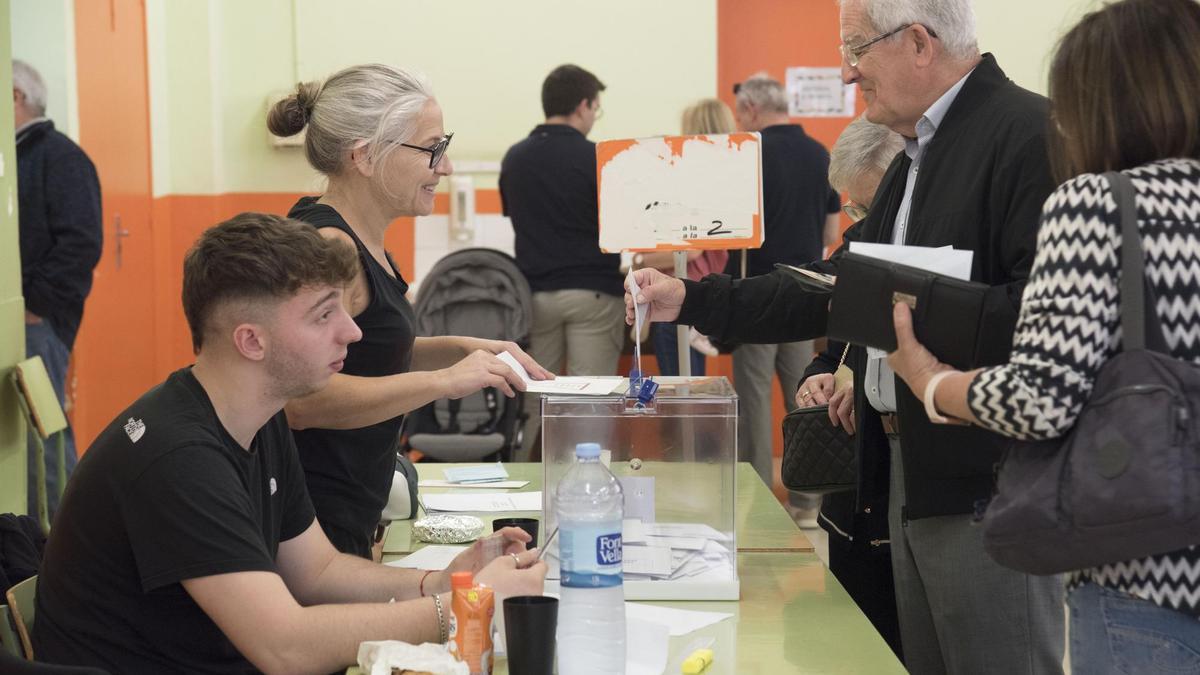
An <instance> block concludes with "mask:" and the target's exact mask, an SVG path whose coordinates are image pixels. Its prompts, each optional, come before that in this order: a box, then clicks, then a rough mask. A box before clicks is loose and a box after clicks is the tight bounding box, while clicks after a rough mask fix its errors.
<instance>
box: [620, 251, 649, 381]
mask: <svg viewBox="0 0 1200 675" xmlns="http://www.w3.org/2000/svg"><path fill="white" fill-rule="evenodd" d="M625 287H626V288H628V289H629V297H631V298H633V367H634V368H636V369H637V371H638V372H639V373H644V372H646V371H644V370H642V324H644V323H646V314H648V313H649V312H650V303H648V302H643V303H639V302H638V301H637V297H638V295H639V294H641V292H642V289H641V288H640V287H639V286H638V283H637V279H635V278H634V276H633V268H632V267H630V268H629V273H628V274H626V275H625ZM630 377H633V376H632V375H630Z"/></svg>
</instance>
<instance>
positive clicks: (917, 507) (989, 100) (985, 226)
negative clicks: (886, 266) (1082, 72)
mask: <svg viewBox="0 0 1200 675" xmlns="http://www.w3.org/2000/svg"><path fill="white" fill-rule="evenodd" d="M1048 122H1049V120H1048V105H1047V101H1046V99H1045V98H1043V97H1041V96H1038V95H1037V94H1034V93H1031V92H1029V91H1026V90H1024V89H1021V88H1020V87H1018V86H1016V85H1015V84H1014V83H1013V82H1011V81H1010V80H1009V79H1008V78H1007V77H1006V76H1005V75H1004V73H1003V71H1001V70H1000V67H999V66H998V65H996V61H995V59H994V58H993V57H992V56H991V55H990V54H985V55H984V57H983V59H982V60H981V61H980V63H979V65H978V66H977V67H976V68H975V71H974V72H973V73H972V74H971V75H970V77H968V78H967V81H966V83H965V84H964V86H963V88H962V90H961V91H960V92H959V94H958V96H957V98H955V100H954V103H953V104H952V105H951V106H950V109H949V111H947V113H946V116H945V118H944V119H943V120H942V124H941V125H940V126H939V128H938V130H937V133H936V134H935V135H934V137H933V139H932V141H931V142H930V143H929V145H928V146H927V147H926V149H925V155H924V158H923V159H922V166H921V173H920V174H919V176H918V179H917V183H916V187H915V189H914V191H913V199H912V207H911V212H910V217H909V225H908V234H907V240H906V242H905V243H907V244H910V245H916V246H947V245H950V246H953V247H955V248H959V249H969V250H972V251H974V252H975V258H974V264H973V267H972V271H971V278H972V279H973V280H975V281H980V282H983V283H986V284H988V285H990V286H992V290H991V293H990V296H989V298H988V300H987V303H986V308H985V315H984V319H983V320H984V322H985V324H986V326H987V328H986V330H987V333H988V334H989V335H993V336H995V337H994V339H993V340H992V341H991V343H990V344H987V345H984V347H983V350H982V353H983V354H985V355H986V362H985V364H981V365H986V364H992V363H1002V362H1004V361H1006V360H1007V358H1008V352H1009V350H1010V348H1011V342H1012V333H1013V329H1014V327H1015V326H1016V320H1017V312H1018V309H1019V306H1020V300H1021V292H1022V290H1023V289H1024V285H1025V279H1026V277H1027V276H1028V275H1029V268H1030V265H1031V264H1032V262H1033V253H1034V246H1035V240H1036V233H1037V226H1038V221H1039V217H1040V214H1041V208H1042V203H1043V202H1044V201H1045V199H1046V197H1047V196H1049V194H1050V192H1051V190H1052V189H1053V187H1054V182H1053V180H1052V179H1051V177H1050V167H1049V157H1048V155H1047V153H1046V132H1047V125H1048ZM909 164H910V160H909V159H908V156H907V155H905V154H903V153H901V154H900V155H898V156H897V158H896V160H895V161H893V162H892V165H891V166H890V167H889V168H888V170H887V172H886V173H885V174H884V177H883V180H882V182H881V183H880V187H879V190H878V191H877V192H876V195H875V201H874V203H873V204H872V207H871V211H870V215H868V216H867V218H866V219H865V220H863V221H862V222H860V223H858V224H857V225H855V226H854V227H852V228H850V229H849V230H847V232H846V236H845V243H844V244H843V246H842V248H840V249H839V250H838V251H837V252H836V253H835V254H834V255H833V256H832V257H831V260H830V261H829V262H827V263H818V264H815V265H814V267H817V268H818V269H821V268H824V269H826V271H831V272H835V273H836V266H837V259H838V257H839V256H840V255H841V254H842V253H843V252H844V251H846V250H848V248H849V242H850V241H868V242H887V243H890V242H891V238H892V224H893V223H894V221H895V217H896V213H897V211H898V210H899V207H900V202H901V199H902V198H903V195H904V184H905V179H906V175H907V172H908V168H909ZM684 283H685V284H686V285H687V298H686V300H685V301H684V306H683V309H682V312H681V314H680V318H679V321H680V323H687V324H693V325H695V326H696V327H697V328H698V329H699V330H700V331H701V332H704V333H706V334H709V335H714V336H716V337H717V338H719V339H722V340H737V341H741V342H763V343H774V342H788V341H793V340H803V339H808V338H812V337H817V336H820V335H823V334H824V333H825V320H826V312H827V306H828V301H829V296H828V295H825V294H817V293H810V292H807V291H806V290H804V288H803V287H801V286H800V285H799V284H798V283H797V282H796V281H795V279H794V278H792V277H790V276H789V275H786V274H782V273H779V272H776V273H773V274H769V275H766V276H761V277H755V278H753V279H746V280H744V281H738V282H734V281H733V280H732V279H730V278H729V277H725V276H718V275H713V276H710V277H707V278H705V279H704V280H702V281H700V282H686V281H685V282H684ZM846 362H847V364H848V365H849V366H850V367H851V368H852V369H853V370H854V378H855V408H856V410H857V414H858V428H859V429H860V430H861V431H860V433H861V435H862V437H863V438H864V439H868V440H869V437H872V436H874V435H875V434H877V433H878V434H882V429H881V428H880V424H879V417H878V415H877V414H875V412H874V411H873V409H872V408H871V406H870V404H869V403H868V402H867V400H866V394H865V392H864V389H865V388H864V387H863V374H864V373H865V371H866V351H865V350H864V349H861V348H852V349H851V350H850V354H849V356H848V357H847V359H846ZM896 398H897V408H898V415H899V420H900V432H901V434H900V443H901V449H902V456H903V460H904V475H905V491H906V502H907V503H906V506H905V510H904V513H903V517H905V518H924V517H930V516H941V515H949V514H957V513H969V512H971V511H973V510H974V508H975V503H976V502H977V501H979V500H982V499H986V498H988V497H989V496H990V495H991V491H992V475H993V466H994V464H995V463H996V461H997V460H998V459H999V456H1000V453H1001V451H1002V448H1003V444H1004V441H1003V440H1002V439H1001V438H1000V437H999V436H996V435H994V434H992V433H991V432H988V431H984V430H982V429H978V428H973V427H951V426H941V425H934V424H932V423H931V422H930V421H929V419H928V418H927V417H926V416H925V409H924V406H923V405H922V403H921V402H920V401H919V400H918V399H917V397H916V396H914V395H913V394H912V392H910V391H909V390H908V388H907V387H906V386H904V383H903V382H902V381H898V382H897V383H896ZM863 446H864V447H863V453H864V455H863V457H862V459H863V461H862V462H861V463H860V468H861V471H860V474H861V475H860V486H859V487H860V489H859V500H860V501H861V500H863V499H869V498H871V496H872V495H873V494H875V493H876V491H877V490H878V489H879V488H880V487H881V486H882V487H883V488H884V489H886V486H887V479H886V470H884V469H882V467H883V466H885V464H884V459H883V458H882V457H880V456H879V455H881V454H882V455H886V452H881V449H882V448H884V447H886V444H883V445H881V444H878V443H874V442H871V443H868V442H864V443H863ZM871 455H875V456H871Z"/></svg>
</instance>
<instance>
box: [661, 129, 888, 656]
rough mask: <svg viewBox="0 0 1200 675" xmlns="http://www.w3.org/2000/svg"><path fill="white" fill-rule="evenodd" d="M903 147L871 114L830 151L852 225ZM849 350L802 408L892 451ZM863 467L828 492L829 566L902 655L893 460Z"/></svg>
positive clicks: (833, 176) (833, 356) (830, 348)
mask: <svg viewBox="0 0 1200 675" xmlns="http://www.w3.org/2000/svg"><path fill="white" fill-rule="evenodd" d="M903 150H904V139H903V138H902V137H901V136H900V134H898V133H896V132H894V131H892V130H891V129H888V128H887V127H884V126H880V125H878V124H872V123H871V122H869V121H868V120H867V118H866V117H858V118H856V119H855V120H854V121H853V122H851V123H850V124H849V125H847V126H846V128H845V130H843V131H842V134H841V135H840V136H838V139H837V142H836V143H834V145H833V149H832V150H831V151H830V153H829V182H830V183H831V184H832V185H833V187H834V189H836V190H838V191H839V192H845V193H846V196H847V198H848V201H847V202H846V203H845V204H843V205H842V209H843V210H844V211H845V212H846V215H848V216H850V218H851V219H852V220H853V221H854V222H856V223H857V222H859V221H861V220H862V219H863V218H865V217H866V216H867V213H868V212H869V210H870V206H871V203H872V202H873V201H874V199H875V191H876V189H877V188H878V187H879V182H880V181H881V180H882V179H883V174H884V172H885V171H887V168H888V165H890V164H891V163H892V160H893V159H894V158H895V157H896V156H897V155H898V154H900V153H901V152H902V151H903ZM655 325H658V324H655ZM844 353H847V352H846V345H845V344H844V343H841V342H837V341H834V340H829V341H828V342H827V344H826V347H825V350H824V351H822V352H821V353H820V354H818V355H817V357H816V358H815V359H813V362H812V363H811V364H809V366H808V369H806V370H805V371H804V380H803V381H802V382H801V383H800V387H799V388H798V389H796V405H797V406H799V407H801V408H807V407H809V406H816V405H825V404H828V405H829V422H830V424H831V425H832V426H834V427H842V428H844V429H845V430H846V432H847V433H849V434H851V435H853V436H854V438H855V441H856V443H858V444H859V446H865V447H866V448H869V449H867V450H863V449H862V448H860V449H859V454H860V455H862V454H872V455H882V456H887V454H888V445H887V436H885V435H882V434H879V433H878V431H877V429H876V428H875V427H870V426H864V427H863V428H862V433H856V432H857V431H858V429H859V428H860V426H859V425H858V424H857V422H856V418H855V415H856V414H857V410H856V409H855V407H854V380H853V377H851V378H850V379H849V380H848V381H846V382H844V383H841V382H840V381H838V380H835V378H834V373H835V372H836V371H837V369H838V365H839V364H840V363H841V361H842V355H843V354H844ZM839 384H840V386H838V385H839ZM862 465H863V466H864V467H866V470H865V471H862V472H860V473H859V476H858V487H857V489H855V490H850V491H845V492H834V493H831V494H827V495H825V496H824V497H823V498H822V500H821V513H820V515H819V516H818V518H817V522H818V524H819V525H820V526H821V529H823V530H825V531H826V532H827V533H829V569H830V571H832V572H833V574H834V576H836V577H837V578H838V581H840V582H842V586H844V587H845V588H846V592H847V593H849V594H850V597H852V598H854V602H856V603H857V604H858V606H859V608H860V609H862V611H863V613H864V614H866V615H867V618H868V619H870V620H871V624H872V625H873V626H875V630H877V631H879V634H880V635H882V636H883V639H884V640H886V641H887V643H888V646H890V647H891V648H892V651H894V652H896V655H897V656H898V657H901V658H902V652H901V648H900V623H899V619H898V617H897V615H896V586H895V583H894V581H893V579H892V546H891V541H890V540H889V537H888V471H887V464H886V463H885V464H883V465H882V466H881V467H876V466H873V465H870V464H865V463H863V464H862Z"/></svg>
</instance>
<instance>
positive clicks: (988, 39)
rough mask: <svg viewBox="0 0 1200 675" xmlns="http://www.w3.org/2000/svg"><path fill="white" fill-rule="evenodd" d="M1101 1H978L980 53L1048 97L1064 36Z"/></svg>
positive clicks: (1030, 87) (1014, 79)
mask: <svg viewBox="0 0 1200 675" xmlns="http://www.w3.org/2000/svg"><path fill="white" fill-rule="evenodd" d="M1100 7H1101V2H1100V0H977V1H976V2H975V12H976V19H977V21H978V35H979V49H980V50H981V51H984V52H993V53H995V55H996V59H997V61H998V62H999V64H1000V67H1001V68H1003V69H1004V72H1005V73H1007V74H1008V76H1009V78H1010V79H1012V80H1013V81H1014V82H1016V83H1017V84H1019V85H1021V86H1022V87H1025V88H1026V89H1031V90H1033V91H1036V92H1038V93H1041V94H1045V93H1046V72H1047V70H1049V68H1050V58H1051V56H1052V55H1053V51H1054V48H1055V46H1056V45H1057V43H1058V40H1059V38H1061V37H1062V35H1063V33H1064V32H1066V31H1067V30H1068V29H1070V28H1071V26H1073V25H1074V24H1075V23H1076V22H1077V21H1079V19H1080V17H1081V16H1082V15H1083V14H1084V13H1085V12H1088V11H1091V10H1093V9H1098V8H1100Z"/></svg>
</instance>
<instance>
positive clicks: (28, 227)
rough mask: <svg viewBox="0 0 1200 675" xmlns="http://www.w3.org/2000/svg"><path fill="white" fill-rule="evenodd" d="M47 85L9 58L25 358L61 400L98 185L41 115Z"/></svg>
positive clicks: (91, 253) (88, 265) (51, 500)
mask: <svg viewBox="0 0 1200 675" xmlns="http://www.w3.org/2000/svg"><path fill="white" fill-rule="evenodd" d="M45 115H46V85H45V84H43V82H42V78H41V76H40V75H38V72H37V71H36V70H34V69H33V68H32V67H30V66H29V64H27V63H25V62H23V61H17V60H14V61H13V121H14V123H15V126H16V134H17V195H18V196H17V206H18V211H19V219H20V240H21V294H22V295H24V296H25V353H26V355H27V356H29V357H33V356H41V357H42V361H43V362H45V364H46V371H47V372H48V373H49V375H50V381H51V382H52V383H53V384H54V391H55V393H56V394H58V400H59V403H64V387H65V385H66V380H67V362H68V360H69V359H70V357H71V348H72V346H74V344H75V334H76V333H77V332H78V331H79V323H80V321H81V320H82V318H83V302H84V300H85V299H86V298H87V295H88V292H89V291H91V289H92V269H93V268H95V267H96V263H97V262H99V261H100V247H101V239H102V236H103V224H102V222H101V219H100V180H99V179H98V178H97V177H96V168H95V167H94V166H93V165H92V160H90V159H88V156H87V154H85V153H84V152H83V149H81V148H80V147H79V146H78V145H76V144H75V143H74V142H73V141H72V140H71V139H69V138H67V137H66V136H64V135H63V134H61V133H59V132H58V131H56V130H55V129H54V122H51V121H50V120H49V119H47V118H46V116H45ZM64 436H65V438H64V441H65V452H64V458H63V459H64V463H65V466H64V467H63V469H64V472H65V474H66V475H70V472H71V470H72V469H73V468H74V467H75V439H74V436H73V435H72V434H71V430H70V428H69V427H68V428H67V430H66V431H65V432H64ZM32 439H33V437H32V435H31V436H30V448H29V462H30V465H29V512H30V513H37V503H36V501H37V487H38V486H37V482H36V481H37V467H35V466H33V462H34V457H35V454H34V451H33V446H32V444H33V440H32ZM58 469H59V467H58V454H57V452H47V453H46V492H47V500H48V508H49V512H50V515H53V513H54V511H55V510H56V509H57V508H58V491H59V490H60V489H62V486H60V485H58Z"/></svg>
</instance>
